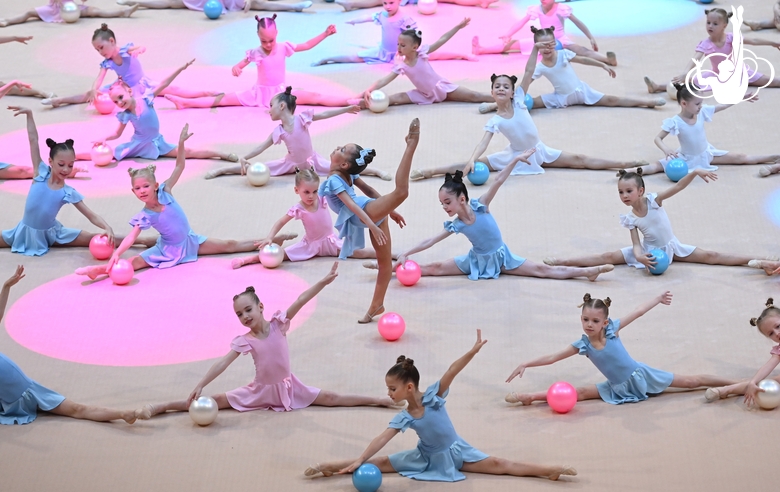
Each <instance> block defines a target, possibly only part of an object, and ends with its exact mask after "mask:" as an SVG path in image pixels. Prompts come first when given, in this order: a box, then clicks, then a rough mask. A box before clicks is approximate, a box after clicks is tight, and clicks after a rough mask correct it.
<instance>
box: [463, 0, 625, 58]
mask: <svg viewBox="0 0 780 492" xmlns="http://www.w3.org/2000/svg"><path fill="white" fill-rule="evenodd" d="M566 19H569V20H571V21H572V22H573V23H574V25H575V26H577V27H578V28H579V30H580V31H582V33H583V34H585V36H587V38H588V39H589V40H590V46H591V48H592V49H591V48H586V47H585V46H581V45H579V44H576V43H574V41H572V40H571V38H569V36H567V35H566V31H565V30H564V23H565V21H566ZM530 20H538V21H539V26H540V28H541V29H547V28H550V27H552V28H553V29H554V30H555V39H556V40H557V41H558V42H560V43H561V45H562V47H563V48H566V49H567V50H569V51H573V52H575V53H576V54H578V55H579V56H587V57H588V58H593V59H594V60H597V61H600V62H601V63H606V64H607V65H612V66H613V67H615V66H617V57H616V56H615V53H613V52H611V51H607V53H606V54H601V53H599V46H598V43H596V38H594V37H593V35H592V34H591V33H590V30H589V29H588V27H587V26H586V25H585V24H584V23H583V22H582V21H581V20H579V19H578V18H577V17H575V16H574V14H572V13H571V7H569V6H568V5H561V4H560V3H556V2H555V0H539V5H530V6H529V7H528V10H527V11H526V13H525V17H523V18H522V19H520V21H519V22H518V23H517V24H515V25H513V26H512V28H511V29H510V30H509V32H508V33H507V34H506V35H505V36H501V44H498V45H495V46H481V45H480V44H479V38H478V37H476V36H474V39H472V41H471V51H472V53H474V54H475V55H483V54H498V53H508V52H510V51H514V52H518V53H519V52H520V42H519V41H517V40H516V39H512V36H514V35H515V33H517V31H519V30H520V29H522V28H523V26H525V25H526V24H527V23H528V21H530Z"/></svg>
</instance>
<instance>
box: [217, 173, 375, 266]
mask: <svg viewBox="0 0 780 492" xmlns="http://www.w3.org/2000/svg"><path fill="white" fill-rule="evenodd" d="M364 172H365V171H364ZM319 187H320V177H319V176H318V174H317V171H316V170H315V169H314V168H313V167H310V168H308V169H298V168H295V194H296V195H298V196H299V197H300V198H301V201H300V202H298V203H296V204H295V205H293V206H292V207H290V210H288V211H287V213H286V214H284V215H283V216H282V218H281V219H279V220H277V221H276V223H275V224H274V225H273V227H271V232H269V233H268V236H266V237H265V239H261V240H260V241H259V242H258V243H257V244H256V246H257V248H258V249H263V248H264V247H265V246H267V245H269V244H271V243H272V242H274V238H275V237H277V235H278V234H279V232H280V231H281V230H282V228H283V227H284V226H285V225H286V224H287V223H288V222H290V221H291V220H292V219H298V220H300V221H301V222H303V230H304V231H306V234H304V236H303V239H301V240H300V241H299V242H297V243H295V244H293V245H291V246H288V247H286V248H284V259H285V261H304V260H308V259H310V258H314V257H315V256H339V255H340V254H341V239H339V238H338V237H337V236H336V234H334V229H333V220H332V219H331V216H330V210H329V209H328V200H327V199H326V198H325V197H323V196H319V194H318V193H317V189H318V188H319ZM350 258H376V252H375V251H374V250H372V249H356V250H354V251H353V252H352V255H351V256H350ZM259 262H260V256H259V255H257V254H254V255H252V256H245V257H243V258H235V259H233V261H232V265H233V268H241V267H242V266H244V265H249V264H252V263H259Z"/></svg>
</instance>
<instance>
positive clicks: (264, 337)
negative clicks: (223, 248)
mask: <svg viewBox="0 0 780 492" xmlns="http://www.w3.org/2000/svg"><path fill="white" fill-rule="evenodd" d="M337 268H338V263H334V264H333V268H331V270H330V272H328V274H327V275H325V277H324V278H323V279H322V280H320V281H319V282H317V283H316V284H314V285H313V286H311V287H310V288H309V289H308V290H307V291H305V292H304V293H303V294H301V295H300V296H299V297H298V299H296V301H295V302H293V303H292V305H291V306H290V307H288V308H287V310H286V311H276V312H275V313H274V314H273V316H272V317H271V319H270V320H266V319H265V317H264V316H263V310H264V307H265V306H264V305H263V303H262V302H260V299H259V298H258V297H257V294H255V289H254V287H248V288H247V289H246V290H245V291H244V292H242V293H240V294H238V295H237V296H234V297H233V311H234V312H235V313H236V315H237V316H238V320H239V321H240V322H241V324H242V325H244V326H246V327H247V328H249V331H248V332H247V333H246V334H244V335H240V336H237V337H236V338H234V339H233V341H232V342H231V344H230V351H229V352H228V353H227V355H225V356H224V357H222V358H221V359H220V360H218V361H217V362H216V363H215V364H214V365H213V366H211V369H209V370H208V372H207V373H206V375H205V376H203V379H201V381H200V382H199V383H198V385H197V386H196V387H195V389H194V390H193V391H192V393H190V395H189V396H188V397H187V399H186V400H178V401H171V402H168V403H160V404H156V405H151V404H150V405H146V406H145V407H143V408H142V409H140V410H139V411H137V412H136V415H138V418H140V419H148V418H150V417H152V416H154V415H157V414H160V413H164V412H167V411H174V412H184V411H187V409H188V408H189V406H190V402H191V401H192V400H195V399H197V398H198V397H200V395H201V392H202V391H203V388H204V387H205V386H206V385H207V384H209V383H210V382H211V381H213V380H214V379H216V378H217V376H219V375H220V374H222V373H223V372H224V371H225V369H227V368H228V366H229V365H230V364H232V363H233V361H235V360H236V359H237V358H238V356H239V355H241V354H252V358H253V359H254V361H255V371H256V372H255V378H254V381H252V382H251V383H249V384H248V385H246V386H244V387H242V388H238V389H235V390H232V391H228V392H227V393H220V394H218V395H214V399H215V400H216V401H217V405H219V408H220V410H221V409H225V408H233V409H235V410H238V411H239V412H246V411H249V410H273V411H275V412H288V411H290V410H297V409H300V408H306V407H308V406H310V405H321V406H325V407H357V406H365V405H375V406H383V407H392V406H394V403H393V401H392V400H391V399H390V398H374V397H370V396H357V395H339V394H336V393H331V392H330V391H324V390H320V389H319V388H313V387H311V386H306V385H305V384H303V383H302V382H301V381H300V380H299V379H298V378H296V377H295V375H294V374H293V373H292V371H291V370H290V350H289V348H288V346H287V332H288V330H289V329H290V320H291V319H292V318H293V317H294V316H295V315H296V314H298V311H300V310H301V308H302V307H303V306H304V305H305V304H306V303H308V302H309V301H310V300H312V299H313V298H314V296H316V295H317V294H319V293H320V291H321V290H322V289H324V288H325V286H326V285H328V284H330V283H331V282H333V281H334V280H335V279H336V277H337V276H338V272H337V271H336V269H337Z"/></svg>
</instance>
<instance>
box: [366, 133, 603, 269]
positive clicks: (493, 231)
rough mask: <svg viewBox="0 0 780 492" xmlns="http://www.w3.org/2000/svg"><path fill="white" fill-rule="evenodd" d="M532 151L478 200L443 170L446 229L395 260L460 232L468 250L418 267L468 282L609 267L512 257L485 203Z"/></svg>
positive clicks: (460, 178) (518, 158)
mask: <svg viewBox="0 0 780 492" xmlns="http://www.w3.org/2000/svg"><path fill="white" fill-rule="evenodd" d="M534 152H536V149H535V148H531V149H528V150H526V151H525V152H523V153H521V154H518V155H517V156H516V157H515V158H514V159H513V160H512V161H511V162H510V163H509V165H508V166H506V167H505V168H504V169H502V170H501V172H500V173H499V174H498V177H497V179H496V180H495V181H494V182H493V184H492V185H490V188H489V189H488V191H487V193H485V194H484V195H482V196H481V197H479V199H472V200H469V194H468V190H467V189H466V185H464V184H463V173H462V172H461V171H456V172H455V176H452V175H451V174H449V173H447V176H446V177H445V178H444V184H443V185H442V186H441V188H440V189H439V201H440V202H441V205H442V207H444V211H445V212H447V214H448V215H449V216H450V217H452V216H453V215H456V216H457V217H456V218H455V220H452V221H447V222H445V223H444V230H442V231H441V232H440V233H439V234H437V235H435V236H433V237H432V238H430V239H426V240H425V241H423V242H421V243H420V244H418V245H417V246H415V247H413V248H412V249H410V250H409V251H407V252H405V253H402V254H400V255H398V263H399V264H403V262H404V261H406V259H407V257H409V256H410V255H413V254H414V253H418V252H420V251H424V250H426V249H428V248H430V247H431V246H433V245H434V244H436V243H438V242H439V241H441V240H442V239H444V238H446V237H448V236H450V235H451V234H453V233H455V234H459V233H463V234H464V235H465V236H466V237H467V238H468V240H469V241H471V246H472V247H471V251H469V252H468V254H466V255H463V256H458V257H456V258H454V259H450V260H445V261H440V262H437V263H431V264H428V265H422V266H421V267H420V269H421V271H422V274H423V275H435V276H443V275H468V277H469V279H470V280H479V279H484V278H498V276H499V275H501V274H502V273H506V274H509V275H521V276H524V277H541V278H555V279H567V278H575V277H587V278H588V280H590V281H594V280H596V277H598V276H599V274H601V273H604V272H610V271H612V270H613V268H614V267H613V266H612V265H599V266H595V267H589V268H578V267H550V266H547V265H544V264H537V263H533V262H531V261H528V260H526V259H525V258H521V257H519V256H517V255H513V254H512V253H511V252H510V251H509V248H508V247H507V245H506V244H505V243H504V240H503V239H502V238H501V231H500V230H499V229H498V224H496V221H495V219H494V218H493V215H491V213H490V210H489V209H488V207H489V206H490V202H491V201H493V197H495V196H496V192H497V191H498V189H499V188H500V187H501V185H502V184H504V181H506V180H507V178H508V177H509V175H510V174H511V173H512V169H514V168H515V166H516V165H517V163H518V162H520V161H522V162H524V163H526V164H529V161H528V158H529V157H530V156H531V155H533V153H534ZM363 266H365V267H366V268H376V266H375V264H374V262H370V261H369V262H366V263H364V264H363Z"/></svg>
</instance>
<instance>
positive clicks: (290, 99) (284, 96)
mask: <svg viewBox="0 0 780 492" xmlns="http://www.w3.org/2000/svg"><path fill="white" fill-rule="evenodd" d="M274 99H276V100H277V101H281V102H283V103H284V104H285V106H287V109H289V110H290V112H291V113H295V101H297V100H298V98H297V97H295V96H293V94H292V87H290V86H289V85H288V86H287V88H286V89H285V90H284V92H280V93H279V94H277V95H275V96H274Z"/></svg>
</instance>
